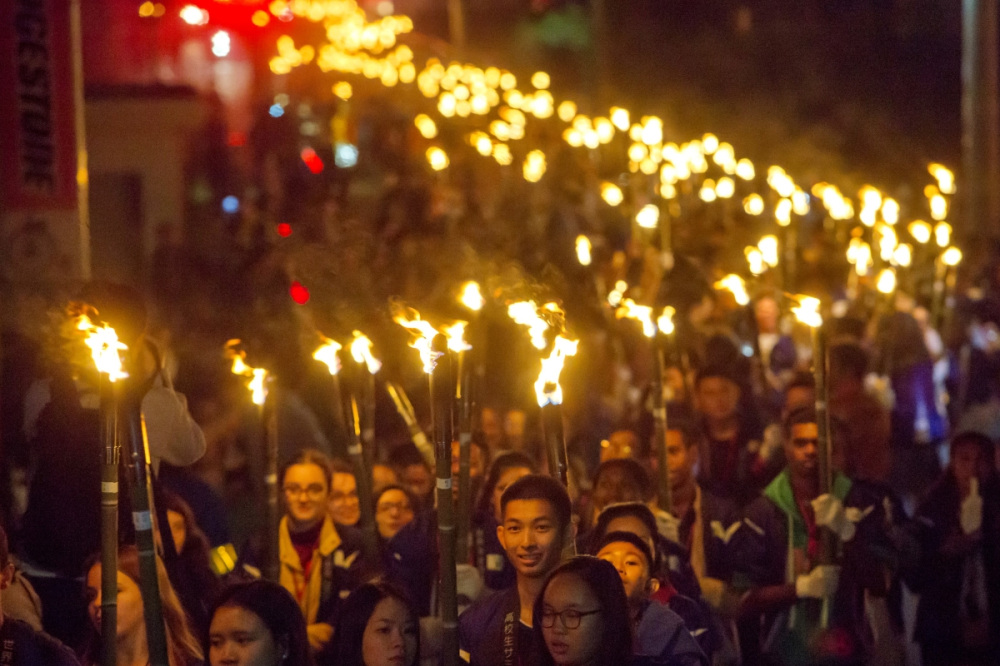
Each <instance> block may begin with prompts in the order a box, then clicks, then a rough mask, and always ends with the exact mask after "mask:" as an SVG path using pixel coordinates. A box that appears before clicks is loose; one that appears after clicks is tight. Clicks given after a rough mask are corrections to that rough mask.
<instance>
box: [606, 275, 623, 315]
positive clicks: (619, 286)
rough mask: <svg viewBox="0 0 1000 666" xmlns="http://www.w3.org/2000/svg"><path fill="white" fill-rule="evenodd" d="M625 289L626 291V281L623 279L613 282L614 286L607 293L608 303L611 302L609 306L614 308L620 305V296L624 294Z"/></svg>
mask: <svg viewBox="0 0 1000 666" xmlns="http://www.w3.org/2000/svg"><path fill="white" fill-rule="evenodd" d="M626 291H628V283H627V282H625V280H618V282H615V288H614V289H612V290H611V293H610V294H608V303H610V304H611V307H613V308H616V307H618V306H619V305H621V302H622V297H624V296H625V292H626Z"/></svg>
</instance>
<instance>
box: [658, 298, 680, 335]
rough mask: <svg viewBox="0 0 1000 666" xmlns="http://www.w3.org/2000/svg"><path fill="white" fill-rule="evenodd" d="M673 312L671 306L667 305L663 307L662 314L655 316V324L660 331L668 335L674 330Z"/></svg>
mask: <svg viewBox="0 0 1000 666" xmlns="http://www.w3.org/2000/svg"><path fill="white" fill-rule="evenodd" d="M674 312H676V311H675V310H674V308H673V306H671V305H668V306H666V307H665V308H663V314H661V315H660V316H659V317H657V318H656V325H657V326H659V327H660V332H661V333H663V334H664V335H670V334H671V333H673V332H674Z"/></svg>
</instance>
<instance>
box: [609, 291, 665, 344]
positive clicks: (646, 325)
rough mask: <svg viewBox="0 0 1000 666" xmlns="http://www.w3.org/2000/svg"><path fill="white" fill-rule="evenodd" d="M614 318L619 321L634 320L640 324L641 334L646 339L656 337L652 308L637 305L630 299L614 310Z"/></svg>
mask: <svg viewBox="0 0 1000 666" xmlns="http://www.w3.org/2000/svg"><path fill="white" fill-rule="evenodd" d="M615 316H616V317H618V318H619V319H623V318H625V319H634V320H636V321H638V322H640V323H641V324H642V334H643V335H645V336H646V337H647V338H651V337H653V336H654V335H656V324H654V323H653V308H651V307H649V306H648V305H638V304H637V303H636V302H635V301H633V300H632V299H631V298H626V299H625V300H623V301H622V304H621V306H620V307H619V308H618V309H617V310H615Z"/></svg>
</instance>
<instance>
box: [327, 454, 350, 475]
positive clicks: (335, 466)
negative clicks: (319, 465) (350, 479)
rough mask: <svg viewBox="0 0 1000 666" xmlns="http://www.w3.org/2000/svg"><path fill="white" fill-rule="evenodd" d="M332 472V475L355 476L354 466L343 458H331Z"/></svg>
mask: <svg viewBox="0 0 1000 666" xmlns="http://www.w3.org/2000/svg"><path fill="white" fill-rule="evenodd" d="M330 472H331V473H332V474H350V475H351V476H354V465H352V464H351V463H349V462H348V461H346V460H344V459H343V458H331V459H330Z"/></svg>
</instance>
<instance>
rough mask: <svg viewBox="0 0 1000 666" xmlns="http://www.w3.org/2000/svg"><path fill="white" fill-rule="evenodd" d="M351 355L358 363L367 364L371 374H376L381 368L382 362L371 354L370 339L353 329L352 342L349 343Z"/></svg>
mask: <svg viewBox="0 0 1000 666" xmlns="http://www.w3.org/2000/svg"><path fill="white" fill-rule="evenodd" d="M351 356H353V357H354V360H355V361H357V362H358V363H364V364H365V365H367V366H368V372H370V373H371V374H373V375H376V374H378V371H379V370H381V369H382V362H381V361H379V360H378V359H377V358H375V357H374V356H373V355H372V341H371V340H369V339H368V336H366V335H365V334H364V333H362V332H361V331H354V342H352V343H351Z"/></svg>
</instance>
